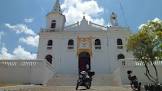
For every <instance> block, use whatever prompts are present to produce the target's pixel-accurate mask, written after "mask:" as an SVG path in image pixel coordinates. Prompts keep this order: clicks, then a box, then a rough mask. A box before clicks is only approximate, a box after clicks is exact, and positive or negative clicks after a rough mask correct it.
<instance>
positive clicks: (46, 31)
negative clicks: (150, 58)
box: [38, 0, 133, 74]
mask: <svg viewBox="0 0 162 91" xmlns="http://www.w3.org/2000/svg"><path fill="white" fill-rule="evenodd" d="M46 17H47V26H46V28H43V29H41V32H40V33H39V35H40V39H39V47H38V59H46V61H48V62H49V63H50V64H52V66H53V67H54V68H55V71H56V73H58V74H78V73H79V72H80V71H82V70H91V71H94V72H95V73H96V74H111V73H113V72H114V71H115V70H116V68H117V67H118V64H119V63H120V62H119V61H120V59H125V58H130V57H131V58H132V57H133V56H132V54H131V53H128V51H127V49H126V43H127V39H128V36H129V35H130V34H131V31H130V29H129V28H128V27H123V26H119V25H118V21H117V15H116V14H115V13H114V12H113V13H112V14H111V15H110V22H111V26H110V27H107V26H103V25H100V24H95V23H93V22H91V21H88V20H86V17H85V16H83V19H82V20H80V21H79V22H77V23H75V24H72V25H69V26H65V23H66V17H65V16H64V15H63V14H62V12H61V8H60V4H59V1H58V0H57V1H56V3H55V6H54V8H53V10H52V11H51V12H49V13H48V14H47V16H46Z"/></svg>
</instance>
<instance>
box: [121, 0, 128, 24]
mask: <svg viewBox="0 0 162 91" xmlns="http://www.w3.org/2000/svg"><path fill="white" fill-rule="evenodd" d="M119 4H120V9H121V12H122V14H123V18H124V22H125V24H126V26H129V25H128V23H127V19H126V16H125V12H124V8H123V5H122V1H121V0H119Z"/></svg>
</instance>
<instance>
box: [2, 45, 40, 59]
mask: <svg viewBox="0 0 162 91" xmlns="http://www.w3.org/2000/svg"><path fill="white" fill-rule="evenodd" d="M36 56H37V54H35V53H33V54H32V53H30V52H28V51H26V50H25V49H24V48H23V47H21V46H20V45H19V46H18V47H17V48H15V49H14V51H13V53H9V52H8V49H7V48H5V47H3V48H2V49H1V51H0V59H36Z"/></svg>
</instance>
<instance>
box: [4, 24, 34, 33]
mask: <svg viewBox="0 0 162 91" xmlns="http://www.w3.org/2000/svg"><path fill="white" fill-rule="evenodd" d="M5 26H6V27H8V28H9V29H11V30H13V31H15V32H16V33H25V34H28V35H36V34H35V32H34V31H33V30H32V29H30V28H28V27H27V26H26V25H25V24H16V25H11V24H9V23H7V24H5Z"/></svg>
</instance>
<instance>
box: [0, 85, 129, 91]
mask: <svg viewBox="0 0 162 91" xmlns="http://www.w3.org/2000/svg"><path fill="white" fill-rule="evenodd" d="M11 89H12V90H14V91H76V90H75V86H50V87H46V86H30V87H26V86H21V87H20V86H16V87H12V88H6V90H7V91H8V90H9V91H12V90H11ZM0 91H4V90H1V89H0ZM77 91H132V90H131V89H129V88H128V87H117V86H116V87H113V86H92V87H91V89H89V90H86V89H85V88H84V87H79V89H78V90H77Z"/></svg>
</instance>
